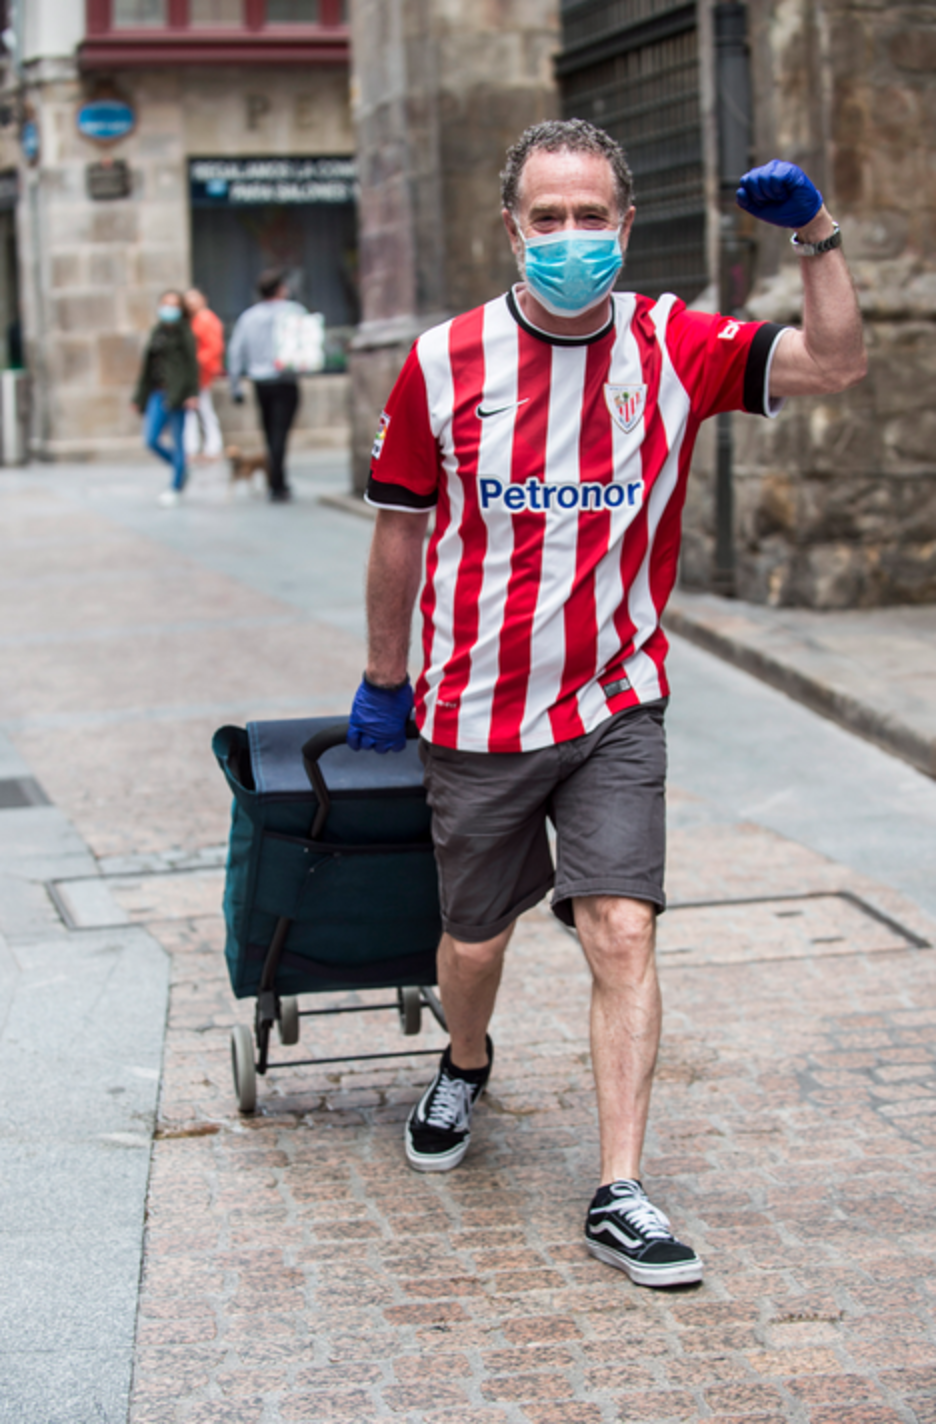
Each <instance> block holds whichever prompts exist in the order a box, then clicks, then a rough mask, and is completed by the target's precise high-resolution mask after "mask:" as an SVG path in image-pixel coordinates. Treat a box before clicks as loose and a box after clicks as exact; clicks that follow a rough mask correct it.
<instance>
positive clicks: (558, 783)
mask: <svg viewBox="0 0 936 1424" xmlns="http://www.w3.org/2000/svg"><path fill="white" fill-rule="evenodd" d="M632 194H633V181H632V175H631V172H630V169H629V167H628V165H627V162H626V159H625V157H624V153H623V151H622V150H621V148H620V147H619V145H618V144H617V143H616V142H615V141H614V140H613V139H612V138H611V137H610V136H609V135H608V134H606V133H604V132H603V131H602V130H601V129H597V128H595V127H593V126H592V125H591V124H588V123H586V122H585V121H583V120H581V119H570V120H566V121H563V122H560V121H549V122H547V123H543V124H538V125H535V126H534V127H533V128H530V129H528V130H527V131H526V132H525V133H524V134H522V135H521V136H520V138H519V139H518V141H517V142H516V143H515V144H514V145H513V147H512V148H511V149H510V151H509V152H508V155H507V164H506V167H505V169H504V172H503V174H502V203H503V218H504V223H505V226H506V230H507V235H508V237H509V240H510V244H511V247H512V249H513V252H514V256H515V258H516V261H517V265H518V268H519V275H520V278H521V280H520V282H519V283H518V284H517V285H516V286H515V287H514V288H513V289H512V290H511V291H509V292H506V293H505V294H504V295H502V296H499V297H495V298H494V299H493V300H492V301H490V302H487V303H486V304H485V305H484V306H483V307H479V308H476V309H475V310H474V311H470V312H467V313H465V314H463V315H460V316H456V317H454V318H453V319H452V320H450V321H447V322H445V323H444V324H443V325H441V326H437V327H434V328H432V329H430V330H429V331H425V332H423V334H422V335H421V336H420V337H419V340H418V341H417V342H416V344H415V346H414V347H413V349H412V351H411V352H410V354H409V356H408V358H407V360H406V363H405V364H404V366H403V370H402V372H401V374H400V377H399V379H398V380H397V383H396V385H395V387H394V389H393V391H392V392H391V394H390V398H389V400H388V402H387V406H386V409H385V410H384V412H383V414H382V416H381V418H380V424H379V427H378V430H377V436H376V439H375V441H374V449H373V455H372V463H371V473H370V482H369V484H368V488H367V499H368V501H369V503H370V504H372V505H374V506H376V508H377V517H376V522H375V526H374V537H373V543H372V547H371V555H370V564H369V571H368V585H367V611H368V625H369V642H368V662H367V668H366V672H365V676H364V680H363V682H362V685H361V687H360V688H359V690H358V692H357V695H356V697H355V700H354V706H353V709H352V713H351V718H350V725H349V730H348V740H349V742H350V744H351V746H352V747H355V748H357V749H372V750H374V751H377V752H392V751H396V750H402V749H403V747H404V746H405V744H406V735H407V724H408V720H409V715H410V711H411V709H412V708H413V707H414V702H415V714H416V725H417V727H418V728H419V732H420V736H421V745H420V751H421V755H422V759H423V764H424V766H425V783H426V790H427V794H428V800H429V805H430V807H431V808H432V834H433V842H434V846H435V854H436V864H437V868H438V872H439V891H440V900H441V908H442V924H443V928H444V931H445V932H444V934H443V936H442V941H441V943H440V946H439V957H438V981H439V990H440V995H441V999H442V1003H443V1006H444V1008H445V1017H446V1019H447V1023H448V1031H449V1034H450V1038H451V1041H450V1044H449V1046H448V1048H446V1050H445V1052H444V1054H443V1055H442V1060H441V1062H440V1064H439V1069H438V1071H437V1073H436V1076H435V1078H434V1079H433V1081H432V1082H431V1083H430V1084H429V1085H428V1087H427V1088H426V1089H425V1091H424V1092H423V1094H422V1096H421V1097H420V1098H419V1100H418V1102H416V1103H415V1104H414V1105H413V1108H412V1111H411V1113H410V1115H409V1118H408V1120H407V1124H406V1128H405V1132H404V1144H405V1152H406V1159H407V1161H408V1162H409V1164H410V1166H411V1167H413V1168H415V1170H416V1171H419V1172H448V1171H451V1170H452V1168H454V1167H457V1166H458V1164H459V1163H460V1162H461V1160H462V1158H463V1157H464V1156H465V1153H466V1152H467V1150H468V1147H469V1143H470V1140H471V1128H470V1124H471V1114H472V1110H473V1108H474V1106H475V1104H476V1102H477V1100H478V1098H479V1097H480V1096H481V1093H482V1092H483V1091H484V1088H485V1085H486V1083H487V1081H488V1076H489V1074H490V1072H491V1068H492V1064H493V1054H494V1046H493V1043H492V1042H491V1039H490V1036H489V1035H488V1031H487V1030H488V1025H489V1021H490V1019H491V1014H492V1012H493V1009H494V1004H495V1000H496V997H497V989H498V984H499V982H500V977H501V970H502V967H503V962H504V955H505V951H506V949H507V945H508V941H509V940H510V936H511V933H512V930H513V926H514V923H515V921H516V919H517V917H518V916H519V915H521V914H522V913H523V912H524V911H525V910H527V909H530V908H531V907H532V906H533V905H535V904H537V903H538V901H539V900H541V899H542V897H543V896H544V895H545V894H546V892H547V891H548V890H549V889H550V888H552V889H553V892H554V893H553V901H552V908H553V912H554V913H555V914H556V916H557V917H558V918H559V919H560V920H561V921H562V923H563V924H565V925H567V926H569V927H570V928H572V927H574V928H575V930H576V931H577V935H578V939H579V942H580V944H581V947H582V950H583V952H584V954H585V958H586V960H587V962H588V967H589V970H590V972H591V976H592V1006H591V1062H592V1069H593V1073H594V1078H595V1089H596V1098H597V1110H598V1111H597V1115H598V1123H599V1135H600V1164H599V1162H598V1161H596V1164H595V1166H596V1175H598V1174H599V1173H600V1175H599V1180H598V1183H597V1190H596V1192H595V1195H594V1197H593V1199H592V1202H591V1205H590V1206H589V1209H588V1216H587V1219H586V1225H585V1245H586V1247H587V1249H588V1250H589V1251H590V1252H591V1253H592V1255H594V1256H595V1257H597V1259H598V1260H600V1261H603V1262H604V1263H605V1264H606V1265H609V1266H614V1267H615V1268H617V1269H619V1270H621V1271H624V1272H625V1273H626V1274H627V1275H628V1276H629V1277H630V1278H631V1280H632V1281H634V1282H635V1283H636V1284H638V1285H643V1286H651V1287H661V1286H663V1287H667V1286H678V1285H687V1284H690V1283H691V1282H695V1281H699V1280H701V1279H702V1262H701V1261H700V1259H699V1258H698V1256H697V1255H696V1253H695V1251H694V1250H693V1248H692V1247H691V1246H690V1245H687V1244H686V1243H685V1242H682V1241H679V1240H677V1238H676V1237H675V1236H674V1234H673V1231H672V1228H671V1227H670V1224H669V1221H668V1219H667V1217H666V1215H665V1214H664V1212H663V1211H662V1210H660V1208H659V1207H658V1206H656V1205H655V1203H654V1202H652V1201H651V1200H650V1198H649V1196H648V1194H647V1192H646V1191H645V1190H644V1186H643V1182H642V1178H641V1170H642V1169H641V1165H640V1164H641V1154H642V1149H643V1140H644V1132H645V1129H646V1125H647V1118H648V1112H649V1107H650V1089H651V1085H652V1081H653V1073H654V1066H655V1063H656V1057H657V1049H658V1046H659V1041H660V1027H661V1015H662V1004H661V998H660V988H659V982H658V979H657V970H656V959H655V953H654V939H655V932H656V917H657V915H658V914H659V913H660V912H661V911H662V910H663V909H664V906H665V903H666V899H665V894H664V890H663V869H664V861H665V854H664V851H665V798H664V793H665V778H666V742H665V731H664V717H665V712H666V705H667V701H668V699H669V685H668V683H667V680H666V672H665V659H666V652H667V641H666V636H665V634H664V632H663V629H662V627H661V625H660V616H661V614H662V612H663V609H664V606H665V604H666V601H667V598H668V597H669V594H670V592H671V590H672V588H673V584H674V581H675V578H676V568H677V557H678V553H679V539H680V517H681V513H682V506H683V501H684V499H685V495H686V485H687V481H688V479H689V468H690V456H691V453H692V444H693V441H694V439H695V437H696V433H697V430H698V427H699V424H700V422H701V421H702V420H704V419H706V418H707V417H709V416H713V415H717V414H719V413H720V412H722V411H747V412H748V413H749V414H751V415H752V416H753V415H760V416H765V417H768V418H770V417H773V416H775V415H777V414H778V412H779V410H780V407H781V406H782V404H783V402H784V400H785V399H786V398H787V397H788V396H801V395H803V396H805V395H832V394H833V393H835V392H836V391H843V390H845V389H846V388H847V387H849V386H851V385H853V384H854V383H855V382H856V381H858V380H860V379H861V377H862V376H863V375H864V372H865V369H866V357H865V352H864V342H863V338H862V331H861V316H860V313H859V309H858V304H857V300H856V297H855V289H854V286H853V284H852V280H851V278H850V276H849V273H848V268H847V266H846V263H845V258H844V256H843V254H842V251H841V243H842V238H841V234H840V233H839V230H838V226H837V224H836V223H835V222H834V221H833V219H832V218H831V216H830V215H829V213H828V211H827V210H826V208H825V205H824V203H823V200H822V194H821V193H820V192H819V191H818V189H817V188H816V187H815V186H814V184H813V183H812V182H811V181H810V179H809V178H808V177H807V175H806V174H805V173H804V172H803V170H802V169H801V168H798V167H796V166H795V165H794V164H792V163H786V162H782V161H780V160H773V161H772V162H770V163H767V164H765V165H763V166H762V167H759V168H755V169H752V170H751V171H750V172H749V173H746V174H745V175H744V176H743V177H742V178H741V181H740V186H739V189H738V194H737V201H738V203H739V205H740V206H741V207H742V208H744V209H745V210H746V211H747V212H749V213H751V214H752V216H753V217H754V218H756V219H758V220H760V221H762V222H767V223H771V224H773V225H774V226H775V227H780V228H786V229H788V230H791V231H792V233H793V238H792V241H793V247H794V250H795V251H796V252H797V254H798V256H799V257H800V258H801V259H802V261H801V263H800V271H801V280H802V283H803V291H804V300H803V324H802V327H801V328H799V329H797V328H795V327H782V326H775V325H773V324H772V323H770V322H763V321H742V320H740V319H738V318H735V317H733V316H719V315H716V314H714V313H708V312H701V311H691V310H689V309H688V308H687V307H686V306H685V305H684V303H683V302H682V301H680V300H679V299H678V298H676V297H675V296H673V295H672V294H663V295H662V296H659V297H645V296H641V295H638V294H637V293H635V292H630V291H621V292H615V291H614V290H613V289H614V285H615V281H616V278H617V276H618V273H619V272H620V270H621V267H622V266H623V262H624V255H625V251H626V248H627V243H628V239H629V237H630V231H631V226H632V223H633V221H634V216H635V212H636V209H635V207H634V204H633V202H632ZM430 510H435V527H434V531H433V534H432V538H431V541H430V543H429V547H428V550H427V551H426V552H425V554H424V550H423V539H424V536H425V533H426V525H427V522H428V517H429V511H430ZM420 584H423V589H422V596H421V599H420V606H421V609H422V613H423V620H424V632H423V658H424V661H423V668H422V672H421V674H420V676H419V678H418V680H417V683H416V687H415V690H414V689H413V688H412V687H411V685H410V681H409V677H408V675H407V662H408V653H409V640H410V626H411V617H412V611H413V606H414V603H415V600H416V597H417V594H418V592H419V589H420ZM547 819H548V820H549V821H551V822H552V824H553V826H554V828H555V833H556V837H555V846H556V862H555V864H554V862H553V857H552V851H551V845H550V837H549V835H548V834H547ZM540 1061H543V1060H540ZM546 1061H548V1060H546ZM529 1063H530V1064H532V1067H531V1068H529V1069H528V1071H530V1072H531V1073H533V1074H535V1072H536V1061H535V1060H532V1059H531V1060H529ZM589 1120H590V1119H588V1118H586V1121H589ZM480 1176H481V1174H480V1172H476V1173H475V1181H479V1180H480ZM583 1186H584V1184H583ZM466 1199H467V1197H466ZM582 1205H583V1206H584V1201H583V1203H582ZM563 1213H565V1205H564V1204H563V1207H562V1213H560V1215H562V1214H563Z"/></svg>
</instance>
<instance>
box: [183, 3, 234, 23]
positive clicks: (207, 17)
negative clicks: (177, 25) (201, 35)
mask: <svg viewBox="0 0 936 1424" xmlns="http://www.w3.org/2000/svg"><path fill="white" fill-rule="evenodd" d="M243 23H244V0H189V24H190V25H191V27H192V29H196V30H197V29H212V30H214V29H239V28H240V26H241V25H243Z"/></svg>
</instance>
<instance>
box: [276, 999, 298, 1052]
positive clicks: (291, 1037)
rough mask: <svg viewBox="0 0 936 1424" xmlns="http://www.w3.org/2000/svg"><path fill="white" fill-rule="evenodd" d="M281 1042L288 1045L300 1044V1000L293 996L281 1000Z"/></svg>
mask: <svg viewBox="0 0 936 1424" xmlns="http://www.w3.org/2000/svg"><path fill="white" fill-rule="evenodd" d="M279 1040H280V1043H286V1044H291V1043H298V1042H299V1000H298V999H297V998H296V997H295V996H294V995H293V994H287V995H286V998H285V999H280V1016H279Z"/></svg>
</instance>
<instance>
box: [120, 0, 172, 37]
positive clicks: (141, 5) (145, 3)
mask: <svg viewBox="0 0 936 1424" xmlns="http://www.w3.org/2000/svg"><path fill="white" fill-rule="evenodd" d="M113 3H114V8H113V11H112V16H113V19H112V21H111V23H112V24H113V26H114V29H115V30H144V29H153V28H159V27H160V26H163V25H165V24H166V21H167V16H166V0H113Z"/></svg>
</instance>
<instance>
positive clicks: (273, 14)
mask: <svg viewBox="0 0 936 1424" xmlns="http://www.w3.org/2000/svg"><path fill="white" fill-rule="evenodd" d="M319 18H320V17H319V0H267V6H266V19H267V24H268V25H317V24H318V23H319Z"/></svg>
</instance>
